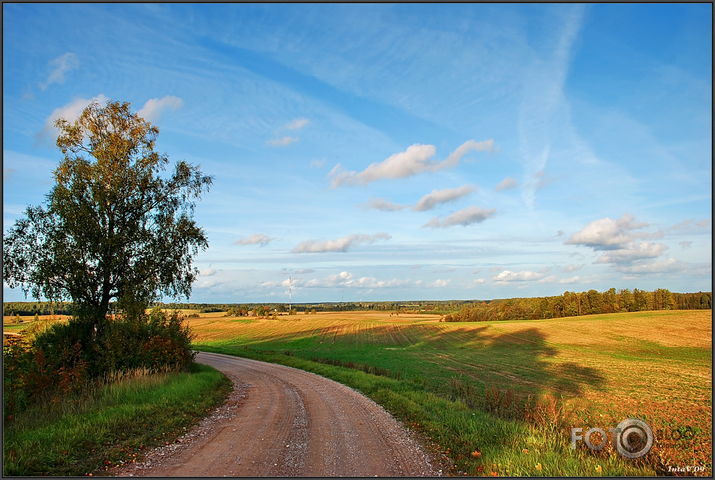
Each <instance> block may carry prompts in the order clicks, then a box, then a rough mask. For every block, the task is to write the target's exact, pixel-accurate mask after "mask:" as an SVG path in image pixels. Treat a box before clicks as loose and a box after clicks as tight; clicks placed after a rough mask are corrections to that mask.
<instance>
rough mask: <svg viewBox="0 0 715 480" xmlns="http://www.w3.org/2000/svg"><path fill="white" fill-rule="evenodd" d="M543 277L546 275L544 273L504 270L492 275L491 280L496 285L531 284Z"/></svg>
mask: <svg viewBox="0 0 715 480" xmlns="http://www.w3.org/2000/svg"><path fill="white" fill-rule="evenodd" d="M545 276H546V275H545V274H544V273H539V272H532V271H530V270H522V271H520V272H512V271H511V270H504V271H503V272H500V273H498V274H496V275H494V277H492V280H494V282H495V283H497V284H505V283H511V282H531V281H535V280H541V279H542V278H544V277H545Z"/></svg>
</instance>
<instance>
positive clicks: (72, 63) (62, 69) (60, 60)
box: [38, 52, 79, 90]
mask: <svg viewBox="0 0 715 480" xmlns="http://www.w3.org/2000/svg"><path fill="white" fill-rule="evenodd" d="M49 65H50V66H51V67H52V71H51V72H50V74H49V76H48V77H47V79H46V80H45V81H44V82H41V83H40V84H39V85H38V86H39V87H40V90H46V89H47V87H49V86H50V85H52V84H53V83H64V81H65V74H67V72H69V71H71V70H74V69H75V68H77V67H79V59H78V58H77V55H75V54H74V53H72V52H67V53H65V54H64V55H60V56H59V57H57V58H55V59H53V60H50V62H49Z"/></svg>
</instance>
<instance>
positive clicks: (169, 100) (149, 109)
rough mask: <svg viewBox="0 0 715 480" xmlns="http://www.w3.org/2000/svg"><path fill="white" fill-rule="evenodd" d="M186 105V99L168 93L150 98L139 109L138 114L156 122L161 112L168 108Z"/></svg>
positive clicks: (172, 108) (176, 108) (173, 108)
mask: <svg viewBox="0 0 715 480" xmlns="http://www.w3.org/2000/svg"><path fill="white" fill-rule="evenodd" d="M183 105H184V101H183V100H182V99H180V98H179V97H175V96H173V95H167V96H165V97H161V98H150V99H149V100H147V101H146V103H145V104H144V106H143V107H142V108H140V109H139V111H138V112H137V115H139V116H140V117H142V118H143V119H144V120H147V121H149V122H156V121H158V120H159V117H161V114H162V113H163V112H164V111H166V110H178V109H179V108H181V107H182V106H183Z"/></svg>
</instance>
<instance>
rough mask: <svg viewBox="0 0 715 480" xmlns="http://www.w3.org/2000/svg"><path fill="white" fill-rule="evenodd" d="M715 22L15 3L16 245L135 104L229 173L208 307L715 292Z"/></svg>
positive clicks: (8, 203) (559, 12)
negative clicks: (70, 164) (67, 148)
mask: <svg viewBox="0 0 715 480" xmlns="http://www.w3.org/2000/svg"><path fill="white" fill-rule="evenodd" d="M711 8H712V7H711V5H709V4H680V5H678V4H673V5H663V4H651V5H645V4H620V5H619V4H606V5H598V4H589V5H578V4H555V5H548V4H537V5H517V4H446V5H436V4H433V5H419V4H417V5H371V4H354V5H320V4H317V5H277V4H276V5H271V4H258V5H240V4H214V5H181V4H180V5H166V4H155V5H152V4H138V5H101V4H73V5H56V4H55V5H53V4H36V5H28V4H5V5H4V6H3V9H4V25H3V27H4V38H3V40H4V44H3V45H4V47H3V48H4V51H3V54H4V55H3V62H4V65H3V66H4V91H3V97H4V111H3V115H4V132H3V133H4V144H3V158H4V168H3V187H4V189H3V191H4V194H3V220H4V225H5V229H6V231H7V229H8V228H10V227H11V225H12V224H13V223H14V221H15V220H16V219H17V218H19V216H20V215H21V214H22V212H23V211H24V208H25V207H26V206H27V205H30V204H39V203H41V202H42V201H43V199H44V194H45V193H47V192H48V191H49V189H50V188H51V185H52V170H53V169H54V168H55V166H56V165H57V163H58V161H59V160H60V158H61V156H60V153H59V151H58V150H57V149H56V147H54V146H53V145H54V144H53V135H54V134H55V132H54V130H53V128H52V127H51V122H52V119H53V118H57V117H59V116H62V117H66V118H69V119H72V118H73V117H74V116H76V115H78V113H79V112H80V111H81V109H82V108H83V107H84V106H85V105H86V104H87V103H88V102H89V101H91V100H92V99H97V100H99V101H104V100H106V99H117V100H125V101H129V102H131V103H132V106H133V108H134V109H135V110H137V111H139V112H140V113H141V114H142V115H144V116H145V117H146V118H147V119H149V120H151V121H153V122H154V123H156V124H157V125H158V126H159V128H160V131H161V133H160V135H159V142H158V148H159V149H160V150H161V151H162V152H165V153H167V154H168V155H169V157H170V158H172V159H175V160H179V159H182V160H188V161H190V162H193V163H197V164H200V165H201V167H202V169H203V170H204V171H205V172H206V173H208V174H210V175H213V176H214V177H215V183H214V186H213V188H212V190H211V191H210V193H209V194H207V195H206V196H205V197H204V198H203V200H202V201H201V203H200V204H199V206H198V208H197V211H196V218H197V221H198V222H199V224H200V225H201V226H203V228H204V229H205V231H206V233H207V235H208V238H209V242H210V247H209V249H208V250H206V251H205V252H203V253H202V254H200V255H199V256H198V257H197V259H196V264H197V266H198V267H199V268H200V270H201V275H200V277H199V279H198V280H197V282H196V283H195V285H194V290H193V294H192V297H191V300H192V301H196V302H249V301H266V302H281V301H287V300H288V285H289V283H292V295H293V300H294V301H296V302H310V301H352V300H392V299H395V300H398V299H473V298H504V297H513V296H540V295H558V294H560V293H562V292H564V291H565V290H571V291H573V290H576V291H581V290H587V289H590V288H596V289H599V290H603V289H607V288H610V287H615V288H634V287H637V288H642V289H654V288H659V287H665V288H669V289H671V290H673V291H681V292H683V291H697V290H711V288H712V286H711V270H712V257H711V243H712V223H711V218H712V211H711V201H712V196H711V188H712V183H711V182H712V162H711V159H712V145H711V144H712V137H711V129H712V116H711V111H712V94H711V86H712V77H711V71H712V62H711V57H712V34H711V32H712V24H711V18H712V16H711ZM3 293H4V296H5V299H6V300H8V301H10V300H21V299H22V298H23V296H22V294H21V292H19V291H16V290H11V289H9V288H7V287H6V286H3Z"/></svg>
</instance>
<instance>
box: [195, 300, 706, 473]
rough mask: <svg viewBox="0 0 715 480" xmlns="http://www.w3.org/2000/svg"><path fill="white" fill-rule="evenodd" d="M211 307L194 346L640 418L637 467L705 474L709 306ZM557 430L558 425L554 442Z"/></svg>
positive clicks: (579, 413) (607, 420)
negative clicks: (549, 309)
mask: <svg viewBox="0 0 715 480" xmlns="http://www.w3.org/2000/svg"><path fill="white" fill-rule="evenodd" d="M223 315H224V314H222V313H210V314H201V315H200V317H199V318H192V319H189V322H190V324H191V326H192V328H193V330H194V332H195V333H196V335H197V336H196V339H195V344H196V345H197V347H198V348H202V346H203V347H204V348H206V349H213V350H216V349H219V350H222V351H226V352H231V353H236V354H239V355H246V356H259V357H260V356H261V355H263V356H265V355H273V356H274V358H273V360H274V361H286V362H290V361H292V360H290V359H291V358H300V359H306V360H312V361H315V362H319V363H322V364H326V363H327V364H332V365H337V366H341V365H342V366H347V367H351V368H354V369H359V370H363V371H366V372H370V373H376V374H378V375H382V376H386V377H390V378H394V379H397V380H400V381H401V382H411V384H415V385H420V387H421V388H422V389H424V390H425V391H427V392H432V393H435V394H437V395H439V396H441V397H444V398H452V399H454V398H461V399H463V400H465V401H467V402H468V403H469V401H470V400H471V401H472V403H473V406H474V408H482V409H483V408H487V407H492V410H494V411H495V412H496V413H497V414H499V413H500V412H499V408H498V407H499V405H501V404H502V403H504V401H506V402H507V403H508V400H505V399H508V398H511V396H512V395H513V396H515V397H516V398H522V397H526V396H527V395H532V396H534V397H541V398H549V399H552V400H555V401H556V402H558V403H559V405H562V406H563V408H564V413H563V414H562V416H563V419H564V420H563V421H562V427H570V426H574V427H602V428H605V429H607V428H610V427H614V426H615V425H616V424H617V423H618V422H620V421H621V420H623V419H624V418H630V417H636V418H641V419H643V420H645V421H647V422H648V423H649V424H650V425H651V426H652V427H653V428H654V429H665V434H661V435H660V437H659V439H658V443H657V445H656V447H654V449H653V450H652V451H651V453H650V454H649V455H648V457H647V464H643V463H642V462H641V463H638V465H641V466H642V467H643V468H644V469H645V470H642V473H644V474H647V473H648V471H649V470H648V469H649V468H653V469H654V471H656V472H661V473H667V466H668V465H670V466H686V465H699V466H703V467H705V469H706V473H709V472H711V471H712V457H711V445H712V437H711V434H710V432H711V427H712V394H711V388H712V383H711V372H712V328H711V325H712V323H711V311H703V310H695V311H682V310H680V311H655V312H634V313H620V314H606V315H589V316H582V317H569V318H559V319H548V320H526V321H504V322H481V323H442V322H439V318H440V317H439V316H437V315H426V314H413V315H409V314H401V315H399V316H390V314H389V312H379V313H376V312H344V313H318V314H310V315H304V314H298V315H292V316H287V315H286V316H279V317H277V318H275V319H256V318H250V317H224V316H223ZM283 357H284V358H283ZM281 358H282V360H281ZM485 396H486V397H488V398H489V399H491V403H490V402H489V401H485V400H484V399H485ZM500 399H501V400H500ZM505 411H509V410H508V408H507V409H505ZM688 427H689V428H688ZM569 432H570V430H569V429H568V428H562V432H561V433H560V435H561V436H563V438H564V441H568V439H569ZM673 432H676V433H675V434H673ZM664 437H668V438H664ZM683 437H691V438H683ZM588 455H592V454H590V453H589V454H588ZM539 472H544V474H545V471H544V470H540V469H537V471H536V472H534V473H535V474H538V473H539ZM597 472H598V473H601V472H600V471H597ZM468 473H475V474H476V473H479V472H476V471H475V472H468ZM555 473H556V474H558V471H557V472H555ZM583 473H584V474H589V473H590V472H588V471H587V472H583ZM621 473H622V472H621ZM603 474H606V472H605V471H603Z"/></svg>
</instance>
